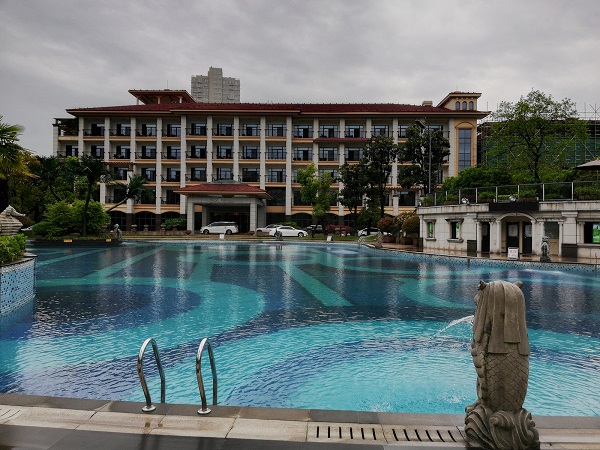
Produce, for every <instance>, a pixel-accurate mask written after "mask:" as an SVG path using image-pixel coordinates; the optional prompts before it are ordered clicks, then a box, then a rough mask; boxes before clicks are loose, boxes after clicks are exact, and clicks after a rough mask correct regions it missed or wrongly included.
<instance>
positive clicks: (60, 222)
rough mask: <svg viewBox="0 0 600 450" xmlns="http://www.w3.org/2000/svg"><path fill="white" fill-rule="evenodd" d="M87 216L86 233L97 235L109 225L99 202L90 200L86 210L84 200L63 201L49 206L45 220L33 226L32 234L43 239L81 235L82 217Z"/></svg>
mask: <svg viewBox="0 0 600 450" xmlns="http://www.w3.org/2000/svg"><path fill="white" fill-rule="evenodd" d="M84 216H87V220H86V231H87V232H89V233H91V234H99V233H100V232H101V231H102V229H103V228H104V227H105V226H106V225H108V224H109V223H110V218H109V216H108V214H107V213H106V211H104V206H103V205H102V203H100V202H96V201H94V200H91V201H90V202H89V204H88V205H87V208H86V202H85V200H75V201H74V202H73V204H70V203H67V202H65V201H60V202H56V203H54V204H52V205H49V206H48V208H47V211H46V219H45V220H43V221H42V222H39V223H37V224H35V225H34V226H33V232H34V234H36V235H40V236H43V237H50V238H56V237H63V236H68V235H69V234H71V233H80V234H83V217H84Z"/></svg>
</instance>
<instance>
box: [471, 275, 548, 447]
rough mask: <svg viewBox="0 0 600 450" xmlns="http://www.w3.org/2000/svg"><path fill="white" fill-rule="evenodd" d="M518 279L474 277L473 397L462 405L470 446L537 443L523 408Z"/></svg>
mask: <svg viewBox="0 0 600 450" xmlns="http://www.w3.org/2000/svg"><path fill="white" fill-rule="evenodd" d="M522 285H523V283H521V282H517V283H509V282H507V281H492V282H490V283H484V282H483V281H481V282H480V283H479V292H478V294H477V295H476V296H475V303H476V305H477V307H476V310H475V319H474V321H473V341H472V342H471V356H472V357H473V363H474V365H475V370H476V372H477V401H476V402H475V403H473V404H472V405H469V406H467V407H466V408H465V411H466V413H467V415H466V418H465V433H466V435H467V441H468V443H469V445H470V446H474V447H483V448H486V449H493V450H496V449H515V450H521V449H523V450H524V449H539V447H540V442H539V434H538V431H537V429H536V428H535V423H534V422H533V420H532V418H531V413H529V412H528V411H527V410H525V409H523V401H524V400H525V395H526V393H527V384H528V379H529V338H528V335H527V326H526V323H525V297H524V296H523V292H522V291H521V286H522Z"/></svg>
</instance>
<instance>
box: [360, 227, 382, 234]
mask: <svg viewBox="0 0 600 450" xmlns="http://www.w3.org/2000/svg"><path fill="white" fill-rule="evenodd" d="M380 231H381V230H380V229H379V228H375V227H371V228H363V229H362V230H359V232H358V235H359V236H368V235H370V234H372V235H375V234H377V233H379V232H380Z"/></svg>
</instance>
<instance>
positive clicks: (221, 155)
mask: <svg viewBox="0 0 600 450" xmlns="http://www.w3.org/2000/svg"><path fill="white" fill-rule="evenodd" d="M216 156H217V159H232V158H233V149H232V148H231V146H230V145H217V155H216Z"/></svg>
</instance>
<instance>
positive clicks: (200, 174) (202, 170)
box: [190, 167, 206, 181]
mask: <svg viewBox="0 0 600 450" xmlns="http://www.w3.org/2000/svg"><path fill="white" fill-rule="evenodd" d="M190 181H206V167H193V168H192V170H191V172H190Z"/></svg>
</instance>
